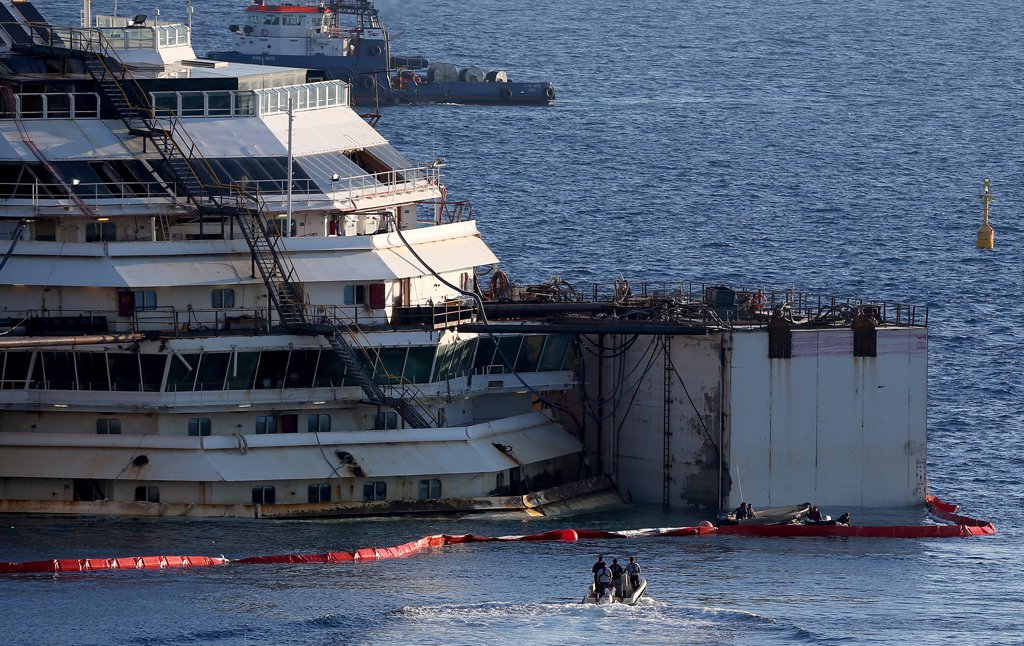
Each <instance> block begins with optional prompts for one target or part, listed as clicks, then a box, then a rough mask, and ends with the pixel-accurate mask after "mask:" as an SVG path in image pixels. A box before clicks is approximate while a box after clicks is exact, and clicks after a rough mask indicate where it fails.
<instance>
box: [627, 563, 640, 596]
mask: <svg viewBox="0 0 1024 646" xmlns="http://www.w3.org/2000/svg"><path fill="white" fill-rule="evenodd" d="M626 574H628V575H629V585H630V586H631V587H632V588H633V589H634V590H636V589H637V588H639V587H640V564H639V563H637V562H636V557H633V556H631V557H629V563H626Z"/></svg>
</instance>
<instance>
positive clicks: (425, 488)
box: [419, 478, 441, 500]
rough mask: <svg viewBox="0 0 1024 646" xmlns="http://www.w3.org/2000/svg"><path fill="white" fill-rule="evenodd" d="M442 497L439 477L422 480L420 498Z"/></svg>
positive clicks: (434, 498) (435, 498) (433, 498)
mask: <svg viewBox="0 0 1024 646" xmlns="http://www.w3.org/2000/svg"><path fill="white" fill-rule="evenodd" d="M440 497H441V481H440V480H438V479H437V478H432V479H430V480H420V495H419V498H420V500H437V499H438V498H440Z"/></svg>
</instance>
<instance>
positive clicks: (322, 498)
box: [308, 483, 331, 502]
mask: <svg viewBox="0 0 1024 646" xmlns="http://www.w3.org/2000/svg"><path fill="white" fill-rule="evenodd" d="M308 495H309V498H308V500H309V502H330V501H331V485H329V484H327V483H321V484H311V485H309V494H308Z"/></svg>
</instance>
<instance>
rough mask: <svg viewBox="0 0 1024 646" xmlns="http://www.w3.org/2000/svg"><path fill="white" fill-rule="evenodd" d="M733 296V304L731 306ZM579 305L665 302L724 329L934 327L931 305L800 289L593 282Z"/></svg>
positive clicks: (624, 304)
mask: <svg viewBox="0 0 1024 646" xmlns="http://www.w3.org/2000/svg"><path fill="white" fill-rule="evenodd" d="M716 290H717V292H720V293H722V294H724V295H725V296H726V301H724V302H712V301H713V298H714V294H715V293H716ZM730 294H731V296H732V299H733V300H732V302H731V303H728V300H729V295H730ZM575 302H592V303H602V302H611V303H615V304H618V305H621V306H624V307H637V308H640V307H646V306H650V305H653V304H656V303H659V302H661V303H674V304H678V305H694V306H702V307H704V308H706V309H707V310H709V312H708V313H707V319H708V321H709V322H712V323H713V322H714V320H715V319H716V318H717V319H720V322H721V323H724V324H730V323H739V324H765V323H767V320H768V318H769V317H770V316H771V315H772V314H782V315H784V316H786V317H787V318H789V319H790V321H791V322H794V323H808V324H818V325H829V324H833V325H843V324H846V323H848V322H849V319H850V318H851V317H852V316H853V314H854V313H857V312H864V313H868V314H870V315H871V316H872V317H873V318H875V319H876V320H877V321H878V322H879V323H881V324H884V325H897V326H909V327H927V326H928V307H927V306H926V305H916V304H908V303H898V302H889V301H884V300H877V299H865V298H862V297H857V296H847V297H839V296H826V295H822V294H816V293H813V292H805V291H798V290H796V289H795V288H789V289H778V288H770V287H765V286H749V285H724V284H722V283H708V282H697V281H680V282H667V281H663V282H647V281H641V282H634V283H631V282H628V281H625V280H621V279H620V280H618V281H616V282H614V283H611V284H598V283H593V284H592V285H591V289H590V293H589V294H587V293H585V292H579V293H577V295H576V301H575ZM723 303H724V304H723Z"/></svg>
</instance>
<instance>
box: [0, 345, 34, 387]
mask: <svg viewBox="0 0 1024 646" xmlns="http://www.w3.org/2000/svg"><path fill="white" fill-rule="evenodd" d="M31 361H32V353H31V352H3V353H0V374H2V378H0V387H2V389H3V390H21V389H22V388H24V387H25V381H26V380H27V379H28V368H29V364H30V363H31Z"/></svg>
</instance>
